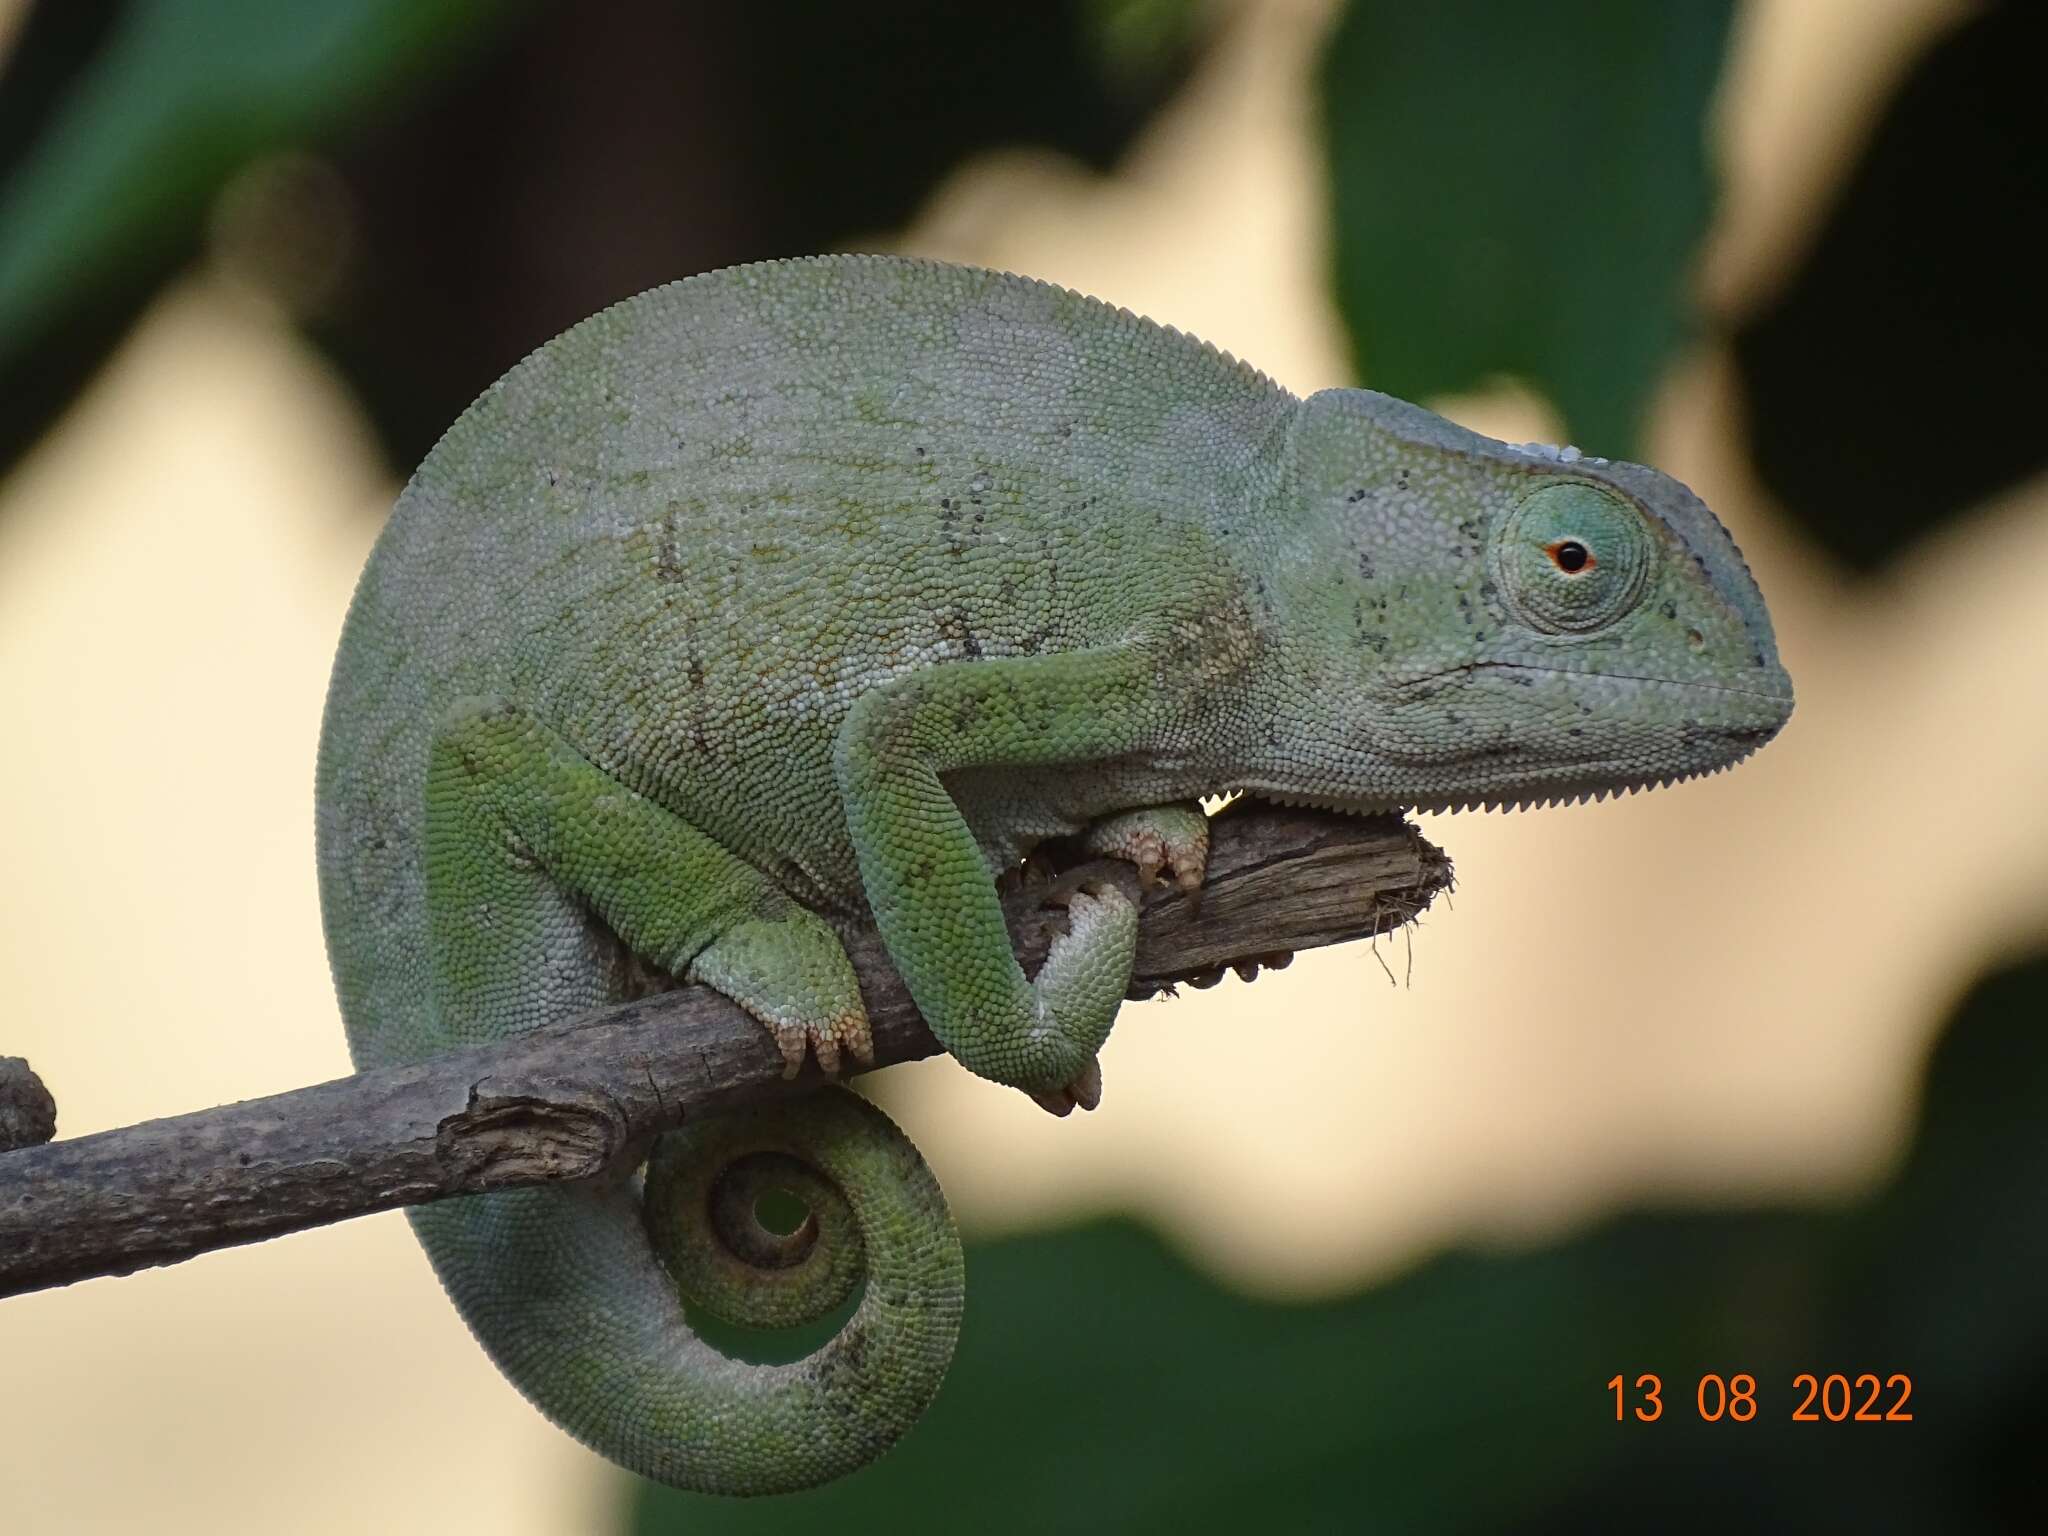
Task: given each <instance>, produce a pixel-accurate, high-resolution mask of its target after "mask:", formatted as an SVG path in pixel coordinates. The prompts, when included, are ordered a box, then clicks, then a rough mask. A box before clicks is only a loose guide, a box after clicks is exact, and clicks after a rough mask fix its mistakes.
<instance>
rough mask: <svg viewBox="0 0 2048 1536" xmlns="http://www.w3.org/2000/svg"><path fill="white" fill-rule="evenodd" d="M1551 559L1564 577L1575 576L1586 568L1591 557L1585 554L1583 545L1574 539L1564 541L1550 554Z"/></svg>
mask: <svg viewBox="0 0 2048 1536" xmlns="http://www.w3.org/2000/svg"><path fill="white" fill-rule="evenodd" d="M1552 558H1553V559H1555V560H1556V561H1557V567H1558V569H1559V570H1561V571H1563V572H1564V573H1565V574H1566V575H1577V574H1578V573H1579V572H1580V571H1583V570H1584V569H1585V568H1586V565H1587V563H1588V561H1589V560H1590V559H1591V556H1589V555H1588V554H1587V553H1586V546H1585V545H1583V544H1581V543H1579V542H1578V541H1577V540H1575V539H1566V540H1565V541H1564V543H1562V544H1560V545H1558V546H1557V548H1556V549H1555V550H1554V551H1553V552H1552Z"/></svg>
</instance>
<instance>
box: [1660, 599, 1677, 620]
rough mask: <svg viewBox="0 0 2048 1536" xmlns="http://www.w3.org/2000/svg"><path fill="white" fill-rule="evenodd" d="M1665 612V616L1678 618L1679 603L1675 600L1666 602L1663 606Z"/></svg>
mask: <svg viewBox="0 0 2048 1536" xmlns="http://www.w3.org/2000/svg"><path fill="white" fill-rule="evenodd" d="M1663 614H1664V617H1665V618H1667V619H1676V618H1677V617H1678V604H1676V603H1673V602H1667V603H1665V604H1664V607H1663Z"/></svg>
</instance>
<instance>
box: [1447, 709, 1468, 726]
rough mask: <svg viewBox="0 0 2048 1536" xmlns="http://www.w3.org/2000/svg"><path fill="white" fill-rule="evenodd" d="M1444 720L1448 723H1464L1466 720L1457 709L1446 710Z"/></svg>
mask: <svg viewBox="0 0 2048 1536" xmlns="http://www.w3.org/2000/svg"><path fill="white" fill-rule="evenodd" d="M1444 722H1445V723H1446V724H1448V725H1463V724H1464V723H1465V720H1464V717H1463V716H1462V715H1460V714H1458V712H1457V711H1456V710H1451V709H1447V710H1445V711H1444Z"/></svg>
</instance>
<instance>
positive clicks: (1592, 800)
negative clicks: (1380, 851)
mask: <svg viewBox="0 0 2048 1536" xmlns="http://www.w3.org/2000/svg"><path fill="white" fill-rule="evenodd" d="M1757 745H1758V746H1761V745H1762V743H1761V742H1759V743H1758V744H1757ZM1755 752H1756V747H1750V748H1748V749H1747V750H1745V751H1744V752H1742V753H1741V755H1740V756H1737V757H1731V758H1729V759H1728V760H1727V761H1726V762H1721V763H1714V764H1711V765H1709V766H1707V767H1702V768H1687V769H1682V770H1680V771H1678V772H1676V773H1663V774H1646V775H1644V776H1642V777H1640V778H1633V779H1621V780H1614V779H1606V780H1602V781H1599V782H1592V781H1590V780H1588V779H1586V778H1583V777H1571V778H1566V779H1563V780H1562V782H1560V783H1559V784H1557V785H1555V786H1554V787H1550V788H1545V789H1537V790H1533V791H1530V792H1527V793H1515V792H1513V791H1510V792H1508V793H1506V794H1488V793H1487V792H1485V791H1484V790H1481V791H1479V792H1477V793H1475V794H1469V795H1461V796H1455V797H1450V798H1446V799H1442V800H1429V799H1421V798H1414V797H1408V796H1401V795H1396V796H1390V797H1387V798H1383V799H1373V798H1369V797H1359V798H1350V797H1345V796H1337V795H1304V794H1293V793H1287V792H1283V791H1279V790H1270V789H1248V790H1245V791H1244V793H1245V794H1248V795H1250V796H1251V797H1252V798H1253V799H1256V800H1265V801H1268V802H1270V803H1272V804H1274V805H1298V806H1304V807H1306V808H1308V809H1311V810H1318V811H1335V812H1337V813H1339V814H1340V815H1346V816H1386V815H1410V814H1413V815H1419V816H1443V815H1456V814H1457V813H1458V812H1460V811H1540V810H1544V809H1547V808H1549V807H1551V806H1562V805H1597V804H1598V803H1599V802H1600V801H1602V800H1618V799H1620V798H1622V797H1623V796H1624V795H1639V794H1641V793H1642V792H1643V791H1644V790H1646V789H1665V788H1668V787H1669V786H1671V785H1673V784H1683V783H1685V782H1687V781H1688V780H1690V779H1706V778H1711V777H1713V776H1714V775H1715V774H1717V773H1725V772H1727V770H1729V769H1730V768H1733V767H1735V766H1736V765H1737V764H1738V763H1741V762H1742V761H1744V760H1745V759H1746V758H1748V757H1750V756H1752V755H1753V754H1754V753H1755ZM1588 766H1589V767H1590V768H1593V769H1597V768H1598V766H1599V765H1597V764H1593V765H1588ZM1580 771H1581V773H1582V774H1583V773H1584V772H1585V771H1586V769H1583V768H1582V769H1581V770H1580Z"/></svg>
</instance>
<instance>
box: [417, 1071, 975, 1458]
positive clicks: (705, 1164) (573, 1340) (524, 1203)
mask: <svg viewBox="0 0 2048 1536" xmlns="http://www.w3.org/2000/svg"><path fill="white" fill-rule="evenodd" d="M643 1187H644V1202H643V1198H642V1190H643ZM774 1190H783V1191H787V1192H788V1193H789V1194H791V1195H793V1196H795V1197H796V1198H797V1199H798V1200H799V1201H801V1202H802V1203H803V1205H804V1206H805V1207H807V1209H808V1211H809V1214H808V1216H807V1217H806V1218H805V1219H804V1221H803V1222H802V1223H801V1224H800V1225H799V1226H798V1227H797V1229H796V1230H795V1231H793V1232H791V1233H788V1234H786V1235H782V1234H777V1233H774V1232H772V1231H770V1230H769V1229H768V1228H767V1227H765V1226H763V1225H762V1223H761V1221H760V1219H759V1217H758V1216H757V1215H756V1211H755V1204H756V1201H757V1200H758V1199H759V1198H760V1197H761V1196H762V1195H763V1194H766V1193H768V1192H770V1191H774ZM411 1214H412V1220H413V1226H414V1228H415V1230H416V1231H417V1232H418V1233H419V1236H420V1241H421V1242H422V1243H423V1244H424V1245H425V1246H426V1249H427V1252H428V1255H429V1256H430V1257H431V1258H432V1259H433V1262H434V1267H435V1269H436V1270H437V1271H438V1272H439V1274H440V1276H441V1280H442V1283H443V1284H444V1285H445V1286H446V1287H447V1289H448V1293H449V1295H450V1296H451V1297H452V1298H453V1299H454V1301H455V1304H456V1306H457V1308H458V1309H459V1310H460V1311H461V1313H462V1315H463V1317H464V1319H465V1320H466V1321H467V1322H468V1323H469V1325H470V1328H471V1329H472V1330H473V1331H474V1332H475V1334H476V1336H477V1339H478V1340H479V1342H481V1343H482V1344H483V1346H484V1348H485V1350H486V1351H487V1352H488V1353H489V1354H490V1356H491V1358H492V1359H493V1360H495V1361H496V1362H497V1363H498V1366H499V1368H500V1369H502V1370H503V1371H504V1372H505V1374H506V1375H507V1376H508V1377H509V1378H510V1379H511V1380H512V1382H513V1384H514V1385H515V1386H517V1387H518V1388H519V1390H520V1391H521V1392H523V1393H525V1394H526V1396H527V1397H528V1399H530V1400H531V1401H532V1402H533V1403H534V1405H535V1406H536V1407H538V1408H539V1409H540V1410H541V1412H543V1413H545V1414H546V1415H547V1416H548V1417H549V1418H551V1419H553V1420H554V1421H555V1422H556V1423H557V1424H559V1425H561V1426H562V1428H564V1429H566V1430H567V1431H569V1433H571V1434H573V1435H574V1436H576V1438H577V1439H579V1440H581V1441H582V1442H583V1443H584V1444H586V1445H588V1446H590V1447H591V1448H592V1449H593V1450H595V1451H597V1452H599V1453H600V1454H602V1455H604V1456H607V1457H609V1458H611V1459H612V1460H613V1461H616V1462H618V1463H620V1464H621V1465H623V1466H625V1467H627V1468H629V1469H630V1470H632V1471H634V1472H638V1473H640V1474H641V1475H642V1476H645V1477H650V1478H653V1479H655V1480H656V1481H658V1482H663V1483H668V1484H671V1485H673V1486H675V1487H678V1488H689V1489H696V1490H699V1491H702V1492H710V1493H736V1494H750V1493H779V1492H787V1491H790V1490H793V1489H798V1488H808V1487H811V1486H812V1485H814V1484H817V1483H822V1482H825V1481H827V1480H829V1479H831V1478H834V1477H839V1476H841V1475H843V1474H845V1473H847V1472H850V1471H853V1470H854V1469H855V1468H857V1467H860V1466H862V1465H864V1464H865V1463H867V1462H869V1461H872V1460H873V1459H874V1458H875V1457H877V1456H879V1455H880V1454H881V1453H882V1452H883V1451H885V1450H886V1449H888V1447H889V1446H890V1445H891V1444H893V1443H894V1442H895V1440H896V1437H897V1436H898V1435H900V1434H902V1433H903V1431H904V1430H906V1429H908V1428H909V1427H910V1426H911V1425H912V1424H913V1423H914V1422H916V1420H917V1418H918V1416H919V1414H921V1413H922V1412H923V1411H924V1408H925V1405H926V1404H927V1403H929V1402H930V1401H931V1399H932V1396H933V1394H934V1393H936V1392H937V1391H938V1388H939V1383H940V1381H941V1380H942V1379H943V1378H944V1376H945V1374H946V1367H947V1365H948V1363H949V1362H950V1361H951V1359H952V1355H953V1345H954V1342H955V1340H956V1339H957V1338H958V1336H959V1331H960V1309H961V1299H962V1292H963V1287H964V1265H963V1261H962V1257H961V1251H960V1239H959V1236H958V1234H957V1233H956V1232H955V1231H954V1227H953V1219H952V1216H951V1215H950V1213H949V1212H948V1211H947V1209H946V1201H945V1196H944V1195H943V1194H942V1193H941V1192H940V1189H939V1185H938V1181H937V1179H935V1178H934V1177H933V1176H932V1172H931V1169H930V1168H929V1167H927V1166H926V1164H925V1161H924V1159H923V1158H922V1157H920V1156H919V1155H918V1152H917V1149H916V1148H915V1147H914V1146H912V1145H911V1143H910V1140H909V1138H908V1137H906V1136H905V1135H904V1134H903V1133H902V1132H901V1131H899V1130H898V1129H897V1128H896V1126H895V1125H894V1123H892V1122H891V1121H890V1120H889V1118H888V1116H886V1115H884V1114H883V1113H882V1112H881V1111H880V1110H878V1109H876V1108H875V1107H874V1106H873V1105H872V1104H869V1103H868V1102H867V1101H866V1100H864V1099H861V1098H859V1097H857V1096H856V1095H854V1094H852V1093H849V1092H846V1091H844V1090H842V1089H838V1088H831V1089H827V1090H825V1091H823V1092H820V1093H817V1094H814V1095H812V1096H810V1097H807V1098H803V1099H792V1100H789V1101H787V1102H782V1103H776V1104H770V1105H761V1106H751V1107H747V1108H743V1109H737V1110H732V1111H726V1112H721V1113H717V1114H709V1115H705V1116H703V1117H701V1118H696V1119H692V1120H691V1121H690V1123H689V1124H687V1125H685V1126H684V1127H683V1128H682V1129H681V1130H679V1131H676V1132H673V1133H671V1134H669V1135H667V1136H664V1137H662V1138H661V1140H660V1142H659V1143H658V1144H657V1145H656V1148H655V1150H654V1153H653V1155H652V1156H651V1157H650V1158H649V1160H648V1165H647V1170H646V1174H645V1177H644V1180H643V1179H636V1178H620V1179H615V1180H594V1181H590V1182H588V1183H582V1184H558V1185H543V1186H539V1187H536V1188H533V1189H521V1190H512V1191H508V1192H505V1193H502V1194H493V1195H480V1196H474V1197H471V1198H468V1199H463V1200H457V1201H450V1202H447V1203H444V1204H440V1205H433V1206H426V1207H422V1208H419V1209H416V1210H414V1211H413V1212H412V1213H411ZM863 1278H865V1280H866V1286H867V1289H866V1292H865V1294H864V1295H863V1296H862V1298H861V1301H860V1305H859V1307H858V1308H857V1309H856V1310H855V1312H854V1314H853V1316H852V1317H851V1318H850V1319H849V1320H848V1322H847V1324H846V1326H845V1327H844V1328H842V1329H841V1330H840V1331H839V1332H838V1333H837V1334H836V1335H834V1336H833V1338H832V1339H831V1340H830V1341H829V1342H828V1343H826V1344H825V1345H824V1346H823V1347H822V1348H821V1349H819V1350H818V1351H817V1352H816V1353H815V1354H812V1355H810V1356H807V1357H806V1358H804V1359H802V1360H797V1361H794V1362H791V1363H790V1364H787V1365H753V1364H748V1363H746V1362H744V1361H739V1360H735V1359H732V1358H730V1357H728V1356H726V1355H723V1354H721V1353H719V1352H718V1351H717V1350H715V1349H713V1348H712V1347H711V1346H710V1345H709V1344H707V1343H706V1342H704V1340H702V1339H701V1338H699V1337H698V1336H697V1335H696V1334H694V1333H693V1332H691V1330H690V1328H689V1326H688V1324H687V1323H686V1322H685V1320H684V1316H683V1305H682V1303H683V1299H684V1298H687V1299H688V1300H689V1301H690V1303H691V1304H693V1305H697V1306H701V1307H703V1308H704V1309H706V1310H707V1311H709V1312H711V1313H713V1314H714V1315H716V1316H718V1317H720V1318H723V1319H724V1320H726V1321H728V1322H731V1323H734V1324H737V1325H740V1326H743V1327H757V1328H759V1327H786V1326H791V1325H794V1324H797V1323H801V1322H806V1321H809V1320H811V1319H813V1318H816V1317H820V1316H823V1315H825V1314H826V1313H828V1312H830V1311H831V1310H832V1309H833V1308H835V1307H837V1306H839V1305H840V1304H841V1303H842V1302H844V1301H845V1299H846V1298H847V1296H848V1295H850V1294H851V1292H852V1290H853V1288H854V1287H855V1286H856V1285H857V1284H859V1283H860V1282H861V1280H862V1279H863Z"/></svg>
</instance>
